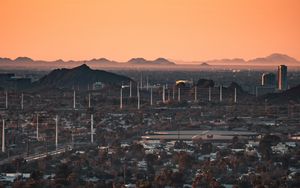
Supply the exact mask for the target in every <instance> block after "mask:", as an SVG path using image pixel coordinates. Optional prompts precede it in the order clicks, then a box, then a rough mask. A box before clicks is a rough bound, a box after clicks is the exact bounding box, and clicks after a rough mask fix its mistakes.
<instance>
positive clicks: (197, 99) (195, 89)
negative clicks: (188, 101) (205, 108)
mask: <svg viewBox="0 0 300 188" xmlns="http://www.w3.org/2000/svg"><path fill="white" fill-rule="evenodd" d="M197 100H198V99H197V86H195V102H197Z"/></svg>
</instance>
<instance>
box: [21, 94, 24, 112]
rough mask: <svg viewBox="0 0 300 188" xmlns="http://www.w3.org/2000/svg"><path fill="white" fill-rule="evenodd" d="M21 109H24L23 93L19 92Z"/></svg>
mask: <svg viewBox="0 0 300 188" xmlns="http://www.w3.org/2000/svg"><path fill="white" fill-rule="evenodd" d="M21 109H22V110H23V109H24V95H23V93H22V94H21Z"/></svg>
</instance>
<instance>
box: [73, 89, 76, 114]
mask: <svg viewBox="0 0 300 188" xmlns="http://www.w3.org/2000/svg"><path fill="white" fill-rule="evenodd" d="M73 108H74V109H75V108H76V91H75V89H74V91H73Z"/></svg>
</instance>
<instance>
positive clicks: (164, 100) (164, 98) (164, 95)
mask: <svg viewBox="0 0 300 188" xmlns="http://www.w3.org/2000/svg"><path fill="white" fill-rule="evenodd" d="M165 87H166V86H165V85H163V92H162V101H163V103H165V102H166V93H165Z"/></svg>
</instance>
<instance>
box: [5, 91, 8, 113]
mask: <svg viewBox="0 0 300 188" xmlns="http://www.w3.org/2000/svg"><path fill="white" fill-rule="evenodd" d="M5 108H6V109H8V94H7V91H6V92H5Z"/></svg>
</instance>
